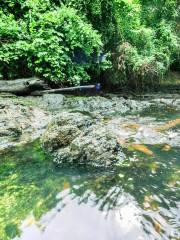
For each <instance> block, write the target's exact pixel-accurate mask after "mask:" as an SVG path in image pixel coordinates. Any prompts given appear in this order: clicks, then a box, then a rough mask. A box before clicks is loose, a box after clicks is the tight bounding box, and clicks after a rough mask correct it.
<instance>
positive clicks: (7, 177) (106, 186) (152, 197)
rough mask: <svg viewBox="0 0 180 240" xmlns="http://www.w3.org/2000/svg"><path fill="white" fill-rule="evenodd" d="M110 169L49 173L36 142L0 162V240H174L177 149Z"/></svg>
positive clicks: (54, 169)
mask: <svg viewBox="0 0 180 240" xmlns="http://www.w3.org/2000/svg"><path fill="white" fill-rule="evenodd" d="M151 149H152V150H153V151H154V153H155V156H154V157H146V156H143V154H141V155H140V154H139V155H137V154H136V158H138V161H137V160H136V161H134V160H133V158H132V159H131V158H130V160H127V161H126V162H124V164H123V165H122V166H121V167H119V168H116V169H114V170H111V171H104V170H95V169H94V170H93V169H87V168H79V167H78V168H77V167H75V168H70V167H67V166H66V167H56V166H55V165H54V164H53V163H52V161H51V159H49V158H48V157H47V156H45V155H44V153H43V152H42V150H41V149H40V147H39V144H38V143H33V144H31V145H29V146H26V147H24V148H23V149H21V148H20V149H16V150H14V151H13V150H12V151H11V152H10V153H9V154H6V156H3V157H1V163H0V164H1V165H0V239H1V240H8V239H21V240H32V239H33V240H36V239H37V240H40V239H43V240H44V239H45V240H46V239H47V240H59V239H63V240H72V239H77V240H85V239H86V240H94V239H97V240H101V239H102V240H106V239H107V240H116V239H117V240H120V239H122V240H125V239H126V240H130V239H133V240H135V239H139V240H141V239H163V240H164V239H179V234H178V224H179V216H180V215H179V214H180V213H179V210H178V207H179V200H180V199H179V197H180V195H179V194H180V192H179V189H178V187H179V173H180V171H179V166H178V158H179V155H180V149H179V148H174V149H171V150H170V151H168V152H167V151H163V150H162V148H161V146H154V147H153V148H151Z"/></svg>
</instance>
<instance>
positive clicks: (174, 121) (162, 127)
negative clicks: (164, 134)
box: [155, 118, 180, 132]
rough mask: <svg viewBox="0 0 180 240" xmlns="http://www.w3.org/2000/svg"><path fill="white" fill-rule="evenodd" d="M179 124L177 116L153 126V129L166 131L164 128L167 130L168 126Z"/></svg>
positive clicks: (179, 119)
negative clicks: (155, 126)
mask: <svg viewBox="0 0 180 240" xmlns="http://www.w3.org/2000/svg"><path fill="white" fill-rule="evenodd" d="M179 124H180V118H177V119H174V120H171V121H169V122H167V123H165V124H163V125H161V126H159V127H157V128H155V130H156V131H158V132H161V131H166V130H169V129H170V128H173V127H176V126H177V125H179Z"/></svg>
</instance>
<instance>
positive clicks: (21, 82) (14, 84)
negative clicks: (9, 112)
mask: <svg viewBox="0 0 180 240" xmlns="http://www.w3.org/2000/svg"><path fill="white" fill-rule="evenodd" d="M36 89H47V84H45V83H44V81H42V80H41V79H39V78H36V77H32V78H21V79H15V80H1V81H0V92H7V93H14V94H26V93H30V92H32V91H34V90H36Z"/></svg>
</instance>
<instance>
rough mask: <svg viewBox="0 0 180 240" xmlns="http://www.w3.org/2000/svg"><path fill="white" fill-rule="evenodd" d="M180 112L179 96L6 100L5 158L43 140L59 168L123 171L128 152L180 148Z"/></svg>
mask: <svg viewBox="0 0 180 240" xmlns="http://www.w3.org/2000/svg"><path fill="white" fill-rule="evenodd" d="M179 108H180V95H178V94H174V95H164V96H162V95H158V94H156V95H149V96H143V97H142V96H141V97H139V98H132V97H128V98H127V97H126V98H124V97H122V96H119V95H112V94H107V95H106V96H104V97H102V96H90V97H77V96H76V97H75V96H66V97H65V96H63V95H61V94H46V95H44V96H43V97H15V96H14V95H1V96H0V153H2V152H4V151H5V150H8V149H9V148H10V147H14V146H17V145H23V144H25V143H28V142H33V141H34V140H35V139H38V138H40V139H41V143H42V147H43V149H44V151H45V152H48V153H50V154H51V155H52V156H53V157H54V161H55V162H56V163H58V164H61V163H68V164H72V163H73V164H74V163H76V164H86V165H90V166H98V167H109V166H114V165H119V164H120V163H121V162H122V161H124V160H125V159H126V151H130V152H134V151H138V152H141V153H142V154H146V155H153V151H152V150H151V145H154V144H159V145H162V148H164V150H165V151H168V149H170V148H172V147H176V146H179V143H180V132H179V130H178V128H177V126H178V125H179V124H180V118H179V115H178V114H179V110H180V109H179ZM157 112H158V117H159V116H161V118H160V119H158V117H157V116H156V113H157ZM164 112H166V115H163V114H164ZM167 112H168V113H169V116H171V114H172V113H173V115H172V116H173V118H172V119H171V118H170V119H169V118H168V119H167ZM159 113H160V114H159ZM174 116H175V117H176V118H174Z"/></svg>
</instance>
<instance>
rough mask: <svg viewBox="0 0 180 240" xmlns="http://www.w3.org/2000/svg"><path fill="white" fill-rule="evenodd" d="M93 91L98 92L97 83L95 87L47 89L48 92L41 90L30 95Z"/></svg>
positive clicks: (98, 86)
mask: <svg viewBox="0 0 180 240" xmlns="http://www.w3.org/2000/svg"><path fill="white" fill-rule="evenodd" d="M91 89H92V90H93V89H94V90H95V91H100V89H101V85H100V84H99V83H98V84H96V85H86V86H77V87H66V88H56V89H49V90H42V91H35V92H32V93H31V95H33V96H40V95H43V94H48V93H62V92H71V91H75V90H80V91H82V90H91Z"/></svg>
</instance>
